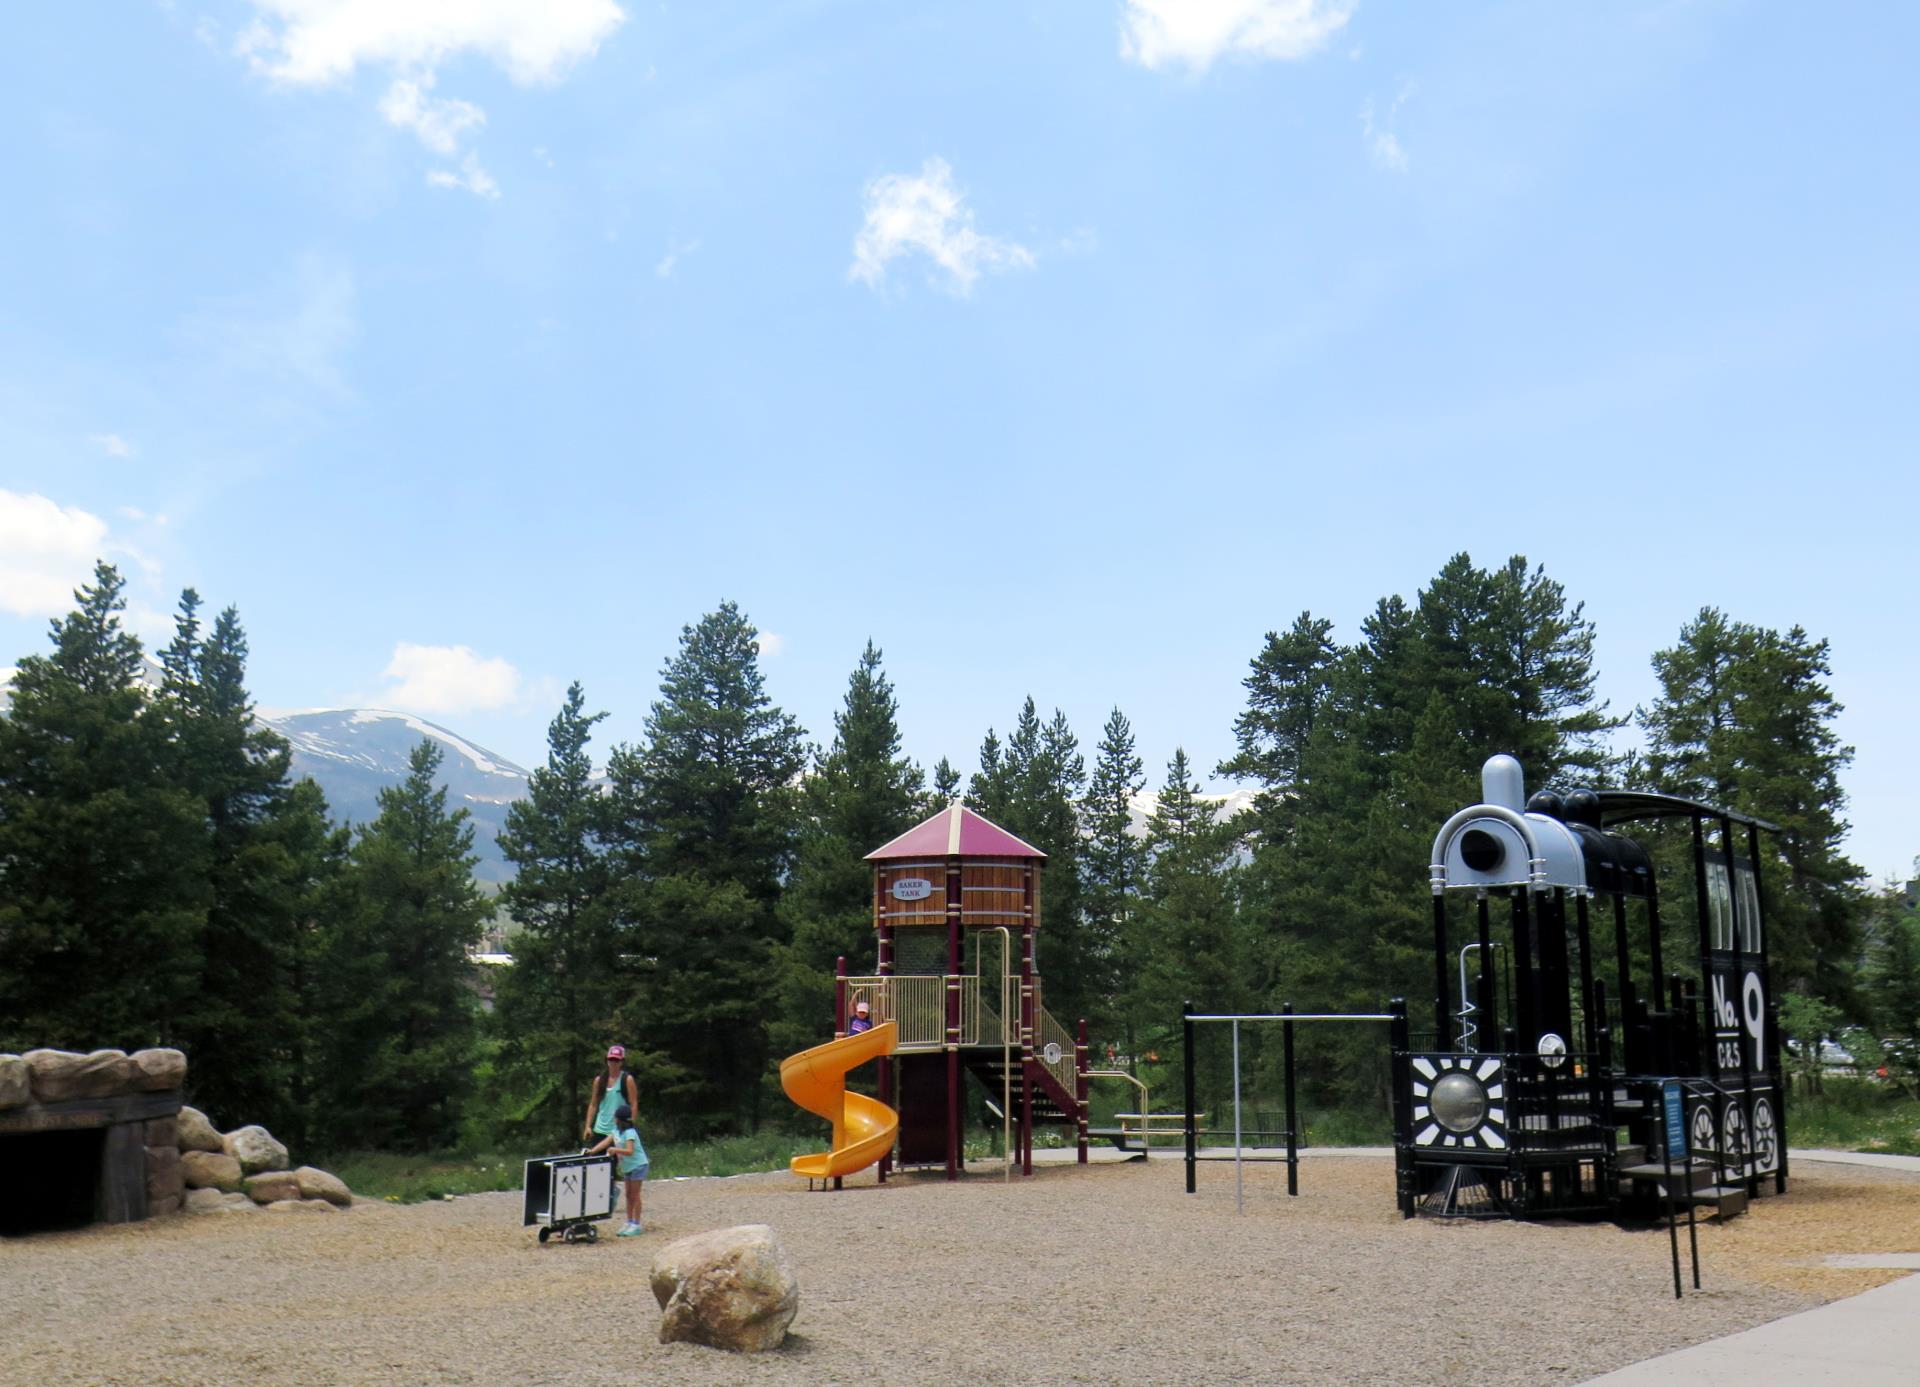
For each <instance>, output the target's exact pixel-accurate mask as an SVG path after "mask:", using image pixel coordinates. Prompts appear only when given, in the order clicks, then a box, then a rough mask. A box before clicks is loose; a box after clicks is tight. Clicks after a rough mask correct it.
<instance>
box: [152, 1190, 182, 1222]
mask: <svg viewBox="0 0 1920 1387" xmlns="http://www.w3.org/2000/svg"><path fill="white" fill-rule="evenodd" d="M179 1212H180V1196H179V1195H177V1194H170V1195H168V1196H166V1198H164V1199H149V1200H148V1201H147V1217H148V1218H165V1217H166V1216H167V1215H168V1214H177V1213H179Z"/></svg>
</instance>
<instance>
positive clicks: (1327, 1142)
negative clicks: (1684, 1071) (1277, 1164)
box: [323, 1078, 1920, 1204]
mask: <svg viewBox="0 0 1920 1387" xmlns="http://www.w3.org/2000/svg"><path fill="white" fill-rule="evenodd" d="M1125 1101H1126V1098H1125V1096H1123V1095H1119V1094H1114V1095H1106V1094H1101V1093H1100V1092H1099V1091H1098V1090H1096V1091H1095V1095H1094V1105H1093V1106H1094V1111H1093V1125H1094V1126H1101V1125H1104V1124H1106V1123H1110V1122H1111V1121H1112V1120H1113V1118H1112V1114H1113V1112H1114V1111H1115V1110H1116V1109H1118V1108H1119V1107H1120V1106H1121V1105H1122V1104H1123V1103H1124V1102H1125ZM1155 1106H1156V1107H1157V1106H1159V1105H1158V1104H1157V1103H1156V1105H1155ZM1242 1116H1243V1126H1244V1127H1245V1128H1246V1129H1248V1130H1252V1129H1253V1128H1255V1127H1257V1126H1262V1125H1266V1124H1268V1123H1269V1122H1270V1123H1271V1124H1272V1125H1273V1126H1275V1127H1277V1126H1278V1125H1279V1123H1280V1116H1279V1113H1278V1104H1274V1105H1273V1107H1272V1109H1269V1108H1268V1106H1267V1105H1266V1104H1264V1103H1262V1104H1259V1105H1257V1106H1256V1105H1254V1104H1251V1103H1250V1104H1248V1105H1247V1107H1246V1109H1245V1111H1244V1112H1243V1115H1242ZM1204 1120H1206V1121H1207V1122H1208V1123H1209V1125H1215V1126H1218V1127H1220V1128H1221V1129H1223V1130H1228V1129H1231V1127H1232V1125H1233V1112H1232V1109H1231V1108H1226V1109H1221V1110H1218V1111H1216V1112H1214V1113H1210V1114H1208V1116H1207V1118H1206V1119H1204ZM1787 1121H1788V1131H1789V1135H1790V1137H1791V1140H1792V1142H1793V1144H1794V1145H1795V1146H1796V1147H1828V1148H1832V1149H1836V1150H1841V1151H1881V1152H1888V1153H1891V1154H1896V1155H1907V1156H1920V1102H1916V1101H1915V1100H1913V1099H1911V1098H1908V1097H1906V1096H1904V1095H1903V1094H1901V1093H1900V1092H1899V1091H1898V1090H1897V1089H1895V1088H1894V1087H1893V1086H1892V1085H1890V1084H1885V1083H1876V1082H1873V1081H1871V1080H1866V1079H1833V1078H1830V1079H1828V1080H1826V1082H1825V1086H1824V1092H1822V1093H1820V1094H1816V1095H1812V1096H1807V1095H1804V1094H1799V1093H1796V1094H1795V1095H1794V1097H1793V1101H1792V1103H1791V1105H1790V1106H1789V1107H1788V1110H1787ZM1301 1126H1302V1138H1303V1140H1304V1142H1305V1143H1306V1144H1307V1145H1308V1146H1382V1145H1386V1144H1387V1143H1389V1142H1390V1141H1392V1139H1393V1137H1392V1130H1391V1125H1390V1122H1389V1118H1388V1116H1387V1114H1386V1112H1384V1111H1379V1112H1376V1111H1373V1110H1372V1109H1370V1108H1369V1109H1358V1108H1333V1109H1309V1108H1304V1107H1303V1110H1302V1122H1301ZM999 1135H1000V1134H999V1130H998V1128H997V1127H996V1128H994V1129H993V1130H991V1131H989V1130H987V1129H985V1128H984V1127H981V1128H976V1129H974V1130H971V1131H969V1133H968V1136H967V1144H966V1151H967V1158H968V1159H969V1160H976V1161H977V1160H987V1159H992V1158H993V1157H994V1156H995V1155H996V1154H997V1152H998V1150H999ZM1035 1135H1036V1140H1035V1144H1036V1145H1038V1146H1058V1145H1064V1144H1066V1143H1067V1142H1068V1141H1070V1137H1069V1136H1068V1134H1066V1133H1065V1132H1064V1131H1060V1132H1056V1131H1054V1130H1052V1129H1044V1128H1043V1129H1042V1130H1041V1131H1040V1132H1038V1133H1036V1134H1035ZM823 1137H824V1128H823V1129H822V1132H821V1133H819V1134H796V1133H793V1132H788V1131H781V1130H776V1129H768V1130H766V1131H762V1132H757V1133H755V1134H753V1135H752V1136H739V1137H714V1138H711V1139H709V1140H706V1141H698V1142H678V1141H662V1142H658V1143H657V1144H656V1145H654V1146H652V1147H650V1148H649V1149H648V1154H649V1155H650V1156H651V1157H652V1160H653V1169H652V1178H653V1179H656V1180H664V1179H672V1178H674V1177H675V1176H683V1175H740V1174H744V1173H747V1172H750V1171H760V1170H784V1169H785V1168H786V1164H787V1162H788V1160H790V1159H791V1158H792V1157H794V1156H797V1155H800V1154H802V1153H803V1152H807V1151H818V1150H820V1149H822V1146H823ZM1210 1140H1218V1139H1217V1138H1212V1139H1210ZM1274 1144H1277V1141H1276V1142H1275V1143H1274ZM524 1159H525V1158H524V1156H522V1155H510V1154H500V1153H481V1154H474V1155H469V1154H463V1153H458V1152H448V1151H441V1152H430V1153H428V1154H425V1155H418V1156H401V1155H391V1154H388V1153H384V1152H372V1151H355V1152H348V1153H346V1154H344V1155H341V1156H338V1157H335V1158H334V1159H333V1160H332V1161H331V1162H323V1164H326V1165H327V1168H328V1169H330V1170H332V1171H334V1172H335V1173H336V1174H338V1175H339V1176H340V1178H341V1179H342V1180H345V1181H346V1182H347V1185H348V1187H349V1188H350V1189H352V1190H353V1191H354V1192H355V1193H356V1194H359V1195H362V1196H364V1197H366V1198H370V1199H387V1200H391V1201H393V1202H395V1203H400V1204H412V1203H417V1202H418V1201H420V1200H423V1199H438V1198H440V1197H441V1196H443V1195H449V1194H478V1193H481V1192H483V1191H487V1190H517V1189H519V1188H520V1180H521V1167H522V1164H523V1161H524Z"/></svg>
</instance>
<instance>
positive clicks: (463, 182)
mask: <svg viewBox="0 0 1920 1387" xmlns="http://www.w3.org/2000/svg"><path fill="white" fill-rule="evenodd" d="M427 185H428V186H429V187H433V188H464V189H466V190H467V191H468V192H470V193H472V194H473V195H474V196H475V197H484V198H497V197H499V196H500V185H499V184H498V183H496V182H494V181H493V175H492V174H490V173H488V172H487V171H486V170H485V169H483V168H481V167H480V156H479V155H478V154H475V153H474V152H473V151H472V150H468V151H467V157H466V158H464V159H462V160H461V161H460V171H459V172H458V173H455V172H454V171H453V170H452V169H429V170H428V171H427Z"/></svg>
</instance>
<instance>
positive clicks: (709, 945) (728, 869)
mask: <svg viewBox="0 0 1920 1387" xmlns="http://www.w3.org/2000/svg"><path fill="white" fill-rule="evenodd" d="M758 634H759V633H758V632H757V631H756V630H755V629H754V627H753V625H752V623H751V622H749V621H748V620H747V619H746V617H745V616H744V615H742V614H741V612H740V609H739V608H738V607H737V606H735V605H734V604H733V603H731V602H725V603H722V604H721V606H720V608H719V610H718V611H715V612H712V613H710V614H708V615H707V616H705V617H702V618H701V620H700V622H699V624H698V625H695V626H689V627H686V628H685V629H684V630H683V631H682V633H681V637H680V648H679V651H678V652H677V653H676V654H675V655H674V656H673V658H671V659H670V660H668V661H667V664H666V668H665V670H664V671H663V674H662V677H661V682H660V698H659V700H658V701H656V702H655V703H654V705H653V708H652V711H651V712H650V713H649V714H648V717H647V723H646V742H645V744H644V745H643V746H641V747H638V748H627V747H623V748H620V749H618V750H616V752H615V754H614V755H613V757H612V759H611V760H610V762H609V765H608V774H609V780H610V783H611V791H612V804H611V809H612V818H611V821H610V833H611V841H612V844H613V846H614V848H615V850H616V852H617V854H618V855H619V858H620V861H621V863H622V865H623V868H624V869H625V870H626V872H627V873H628V874H629V881H628V883H627V886H626V888H625V889H624V890H623V892H622V901H621V921H622V924H623V926H624V928H625V931H626V947H627V949H628V950H629V952H630V953H631V954H632V955H633V956H634V957H635V958H636V959H637V960H639V964H638V969H637V973H636V977H635V983H636V986H635V990H634V993H633V1009H632V1010H631V1011H630V1012H629V1015H630V1016H631V1018H632V1021H631V1029H632V1030H633V1032H634V1035H635V1037H636V1038H637V1039H638V1040H639V1041H640V1042H641V1044H642V1045H643V1046H644V1048H643V1050H642V1053H641V1063H640V1064H639V1065H636V1066H635V1067H636V1068H637V1069H640V1070H641V1071H642V1075H643V1078H645V1077H651V1079H652V1082H653V1085H654V1088H655V1091H656V1092H657V1094H658V1097H659V1100H660V1102H661V1104H662V1105H663V1106H664V1107H665V1108H667V1109H669V1110H671V1111H673V1112H675V1113H676V1114H677V1115H678V1116H679V1117H680V1118H681V1119H682V1121H683V1122H684V1124H685V1125H686V1127H687V1128H689V1129H690V1130H696V1131H710V1130H715V1129H718V1128H721V1127H726V1126H737V1125H742V1124H745V1125H751V1124H752V1122H753V1121H754V1120H755V1119H756V1118H757V1116H758V1112H759V1109H760V1105H761V1102H762V1098H763V1088H764V1085H763V1083H762V1080H763V1078H764V1075H765V1068H766V1063H767V1059H768V1040H767V1022H768V1015H767V1011H768V1008H767V1006H766V994H767V991H768V989H769V986H770V983H771V977H772V973H773V967H774V946H775V945H776V944H777V943H779V942H780V941H781V939H782V937H783V930H782V928H781V922H780V920H779V917H778V916H777V914H776V911H775V905H776V902H777V901H778V898H779V895H780V888H781V883H782V881H783V879H784V877H785V875H786V873H787V871H788V869H789V867H790V866H791V865H792V860H793V853H794V849H795V828H796V818H797V815H796V803H795V801H796V799H797V781H798V780H799V776H800V772H801V770H802V768H803V767H804V765H805V747H804V742H803V734H802V732H801V730H800V727H799V725H798V724H797V723H796V722H795V721H794V720H793V719H792V718H791V717H789V716H787V715H786V714H785V713H783V712H781V711H780V710H779V709H778V708H777V707H775V706H774V704H773V701H772V700H771V699H770V698H769V697H768V696H767V693H766V687H765V680H764V679H763V677H762V675H761V672H760V659H759V642H758ZM643 1028H644V1034H642V1030H643Z"/></svg>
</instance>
